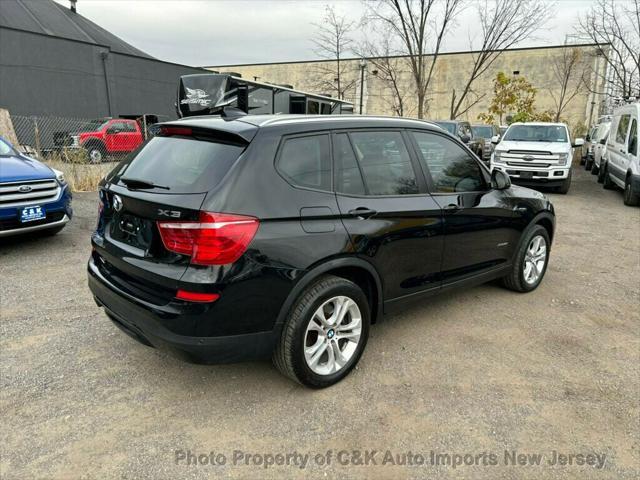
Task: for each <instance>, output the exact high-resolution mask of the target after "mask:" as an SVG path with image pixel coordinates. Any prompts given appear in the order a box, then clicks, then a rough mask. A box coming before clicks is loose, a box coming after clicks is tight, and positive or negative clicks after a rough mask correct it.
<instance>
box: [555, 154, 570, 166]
mask: <svg viewBox="0 0 640 480" xmlns="http://www.w3.org/2000/svg"><path fill="white" fill-rule="evenodd" d="M568 159H569V154H568V153H561V154H560V155H558V165H562V166H564V165H566V164H567V160H568Z"/></svg>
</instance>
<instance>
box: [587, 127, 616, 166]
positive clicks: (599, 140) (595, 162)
mask: <svg viewBox="0 0 640 480" xmlns="http://www.w3.org/2000/svg"><path fill="white" fill-rule="evenodd" d="M610 128H611V122H604V123H601V124H600V125H598V128H597V130H596V135H595V138H594V141H595V143H594V147H593V159H591V160H590V161H589V162H588V163H587V164H586V165H585V169H587V170H590V171H591V174H592V175H597V173H598V170H599V169H600V164H601V163H602V154H603V153H604V152H605V151H606V149H607V139H608V138H609V129H610Z"/></svg>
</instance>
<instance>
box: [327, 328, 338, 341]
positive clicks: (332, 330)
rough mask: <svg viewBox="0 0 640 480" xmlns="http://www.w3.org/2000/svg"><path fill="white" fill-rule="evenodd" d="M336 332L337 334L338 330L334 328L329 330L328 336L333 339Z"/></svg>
mask: <svg viewBox="0 0 640 480" xmlns="http://www.w3.org/2000/svg"><path fill="white" fill-rule="evenodd" d="M335 334H336V331H335V330H334V329H333V328H332V329H331V330H329V331H328V332H327V338H328V339H329V340H331V339H332V338H333V337H334V336H335Z"/></svg>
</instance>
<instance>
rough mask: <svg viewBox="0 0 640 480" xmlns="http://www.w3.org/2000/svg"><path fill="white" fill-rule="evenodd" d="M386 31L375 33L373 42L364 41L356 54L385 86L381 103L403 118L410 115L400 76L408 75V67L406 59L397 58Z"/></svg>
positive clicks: (407, 93) (405, 91) (407, 94)
mask: <svg viewBox="0 0 640 480" xmlns="http://www.w3.org/2000/svg"><path fill="white" fill-rule="evenodd" d="M386 30H387V32H386V33H384V32H382V33H381V32H377V33H378V35H377V39H376V41H375V42H372V41H370V40H365V41H364V43H363V45H362V46H361V47H359V48H358V50H357V53H358V55H359V56H360V57H362V58H364V59H366V61H367V62H368V63H369V64H370V65H371V66H372V70H371V71H372V73H373V74H374V75H375V76H376V78H377V79H378V81H379V82H381V83H382V84H383V85H384V86H385V90H386V92H385V93H383V94H382V95H381V96H382V97H383V102H384V103H386V104H387V105H388V106H389V107H390V108H391V110H393V112H394V114H395V115H397V116H399V117H403V116H405V115H408V114H409V113H410V110H411V107H410V106H409V102H407V97H408V96H409V92H407V90H406V88H405V87H404V86H403V82H402V81H401V76H402V75H403V74H407V73H409V71H410V67H409V65H408V64H407V59H406V58H405V57H402V56H398V51H397V49H395V48H393V47H392V45H391V35H390V34H389V33H390V32H388V27H386ZM387 92H388V93H387Z"/></svg>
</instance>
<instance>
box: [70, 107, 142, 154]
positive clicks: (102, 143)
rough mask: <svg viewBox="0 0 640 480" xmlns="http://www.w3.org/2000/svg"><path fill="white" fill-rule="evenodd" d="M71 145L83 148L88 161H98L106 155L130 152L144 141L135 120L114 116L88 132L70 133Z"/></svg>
mask: <svg viewBox="0 0 640 480" xmlns="http://www.w3.org/2000/svg"><path fill="white" fill-rule="evenodd" d="M71 138H72V139H73V145H74V146H78V147H82V148H84V149H85V150H86V151H87V153H88V155H89V162H90V163H100V162H102V161H104V159H105V157H106V156H107V155H116V154H123V153H128V152H132V151H133V150H135V149H136V148H138V147H139V146H140V145H141V144H142V142H144V135H143V133H142V129H141V128H140V125H139V124H138V122H136V121H135V120H126V119H123V118H114V119H111V120H107V121H105V122H104V123H102V124H101V125H99V126H98V127H97V128H96V129H95V130H92V131H90V132H81V133H77V134H75V135H72V136H71Z"/></svg>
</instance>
